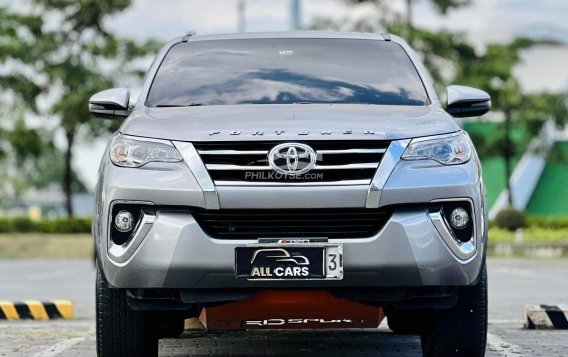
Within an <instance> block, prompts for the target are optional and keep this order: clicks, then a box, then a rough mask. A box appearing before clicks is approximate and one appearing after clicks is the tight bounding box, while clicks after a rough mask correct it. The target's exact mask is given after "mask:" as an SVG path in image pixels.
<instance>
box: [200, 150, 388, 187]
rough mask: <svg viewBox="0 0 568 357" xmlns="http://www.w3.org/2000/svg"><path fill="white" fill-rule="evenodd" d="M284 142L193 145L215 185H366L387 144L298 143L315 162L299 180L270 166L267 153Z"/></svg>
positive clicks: (375, 169) (377, 165)
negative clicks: (313, 153)
mask: <svg viewBox="0 0 568 357" xmlns="http://www.w3.org/2000/svg"><path fill="white" fill-rule="evenodd" d="M283 143H286V142H285V141H284V142H282V141H258V142H257V141H248V142H242V141H235V142H202V143H194V146H195V148H196V150H197V152H198V153H199V155H200V157H201V160H202V161H203V163H204V164H205V167H206V168H207V170H208V172H209V175H210V177H211V179H212V180H213V181H214V183H215V185H217V186H252V185H254V186H282V185H290V186H295V185H369V184H370V182H371V179H372V178H373V176H374V174H375V172H376V171H377V167H379V165H380V162H381V160H382V158H383V155H384V153H385V152H386V150H387V148H388V146H389V144H390V142H387V141H374V140H373V141H372V140H359V141H350V140H338V141H333V140H332V141H330V140H320V141H309V140H308V141H298V142H296V143H297V144H305V145H308V146H310V147H311V148H312V149H313V150H314V151H315V153H316V155H317V159H316V163H315V166H314V167H313V168H312V170H311V171H309V172H308V173H306V174H305V175H303V176H300V177H294V176H286V175H285V174H278V173H276V171H275V170H274V169H273V168H272V167H271V166H270V165H269V158H268V155H269V153H270V151H271V150H272V149H273V148H274V147H276V146H277V145H279V144H283Z"/></svg>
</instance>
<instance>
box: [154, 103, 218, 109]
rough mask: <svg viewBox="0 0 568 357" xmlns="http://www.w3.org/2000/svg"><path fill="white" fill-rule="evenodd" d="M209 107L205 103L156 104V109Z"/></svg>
mask: <svg viewBox="0 0 568 357" xmlns="http://www.w3.org/2000/svg"><path fill="white" fill-rule="evenodd" d="M204 105H209V104H205V103H189V104H158V105H156V108H180V107H201V106H204Z"/></svg>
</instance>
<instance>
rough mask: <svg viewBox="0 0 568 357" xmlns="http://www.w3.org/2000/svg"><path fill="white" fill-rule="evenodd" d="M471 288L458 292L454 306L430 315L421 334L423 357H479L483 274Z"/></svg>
mask: <svg viewBox="0 0 568 357" xmlns="http://www.w3.org/2000/svg"><path fill="white" fill-rule="evenodd" d="M482 269H483V270H482V272H481V278H480V280H479V282H478V283H477V284H476V285H474V286H468V287H463V288H461V289H460V296H459V299H458V302H457V304H456V306H455V307H454V308H452V309H446V310H439V311H432V312H431V317H430V319H431V321H430V323H429V324H428V328H427V329H425V330H424V331H423V333H422V336H421V339H422V353H423V355H424V356H425V357H434V356H436V357H437V356H464V357H482V356H484V355H485V348H486V345H487V270H486V267H485V265H484V266H483V268H482Z"/></svg>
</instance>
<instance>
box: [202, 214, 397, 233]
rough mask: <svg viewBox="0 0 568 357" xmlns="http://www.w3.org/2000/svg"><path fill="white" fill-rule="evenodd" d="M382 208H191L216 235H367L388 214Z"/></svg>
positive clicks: (373, 231)
mask: <svg viewBox="0 0 568 357" xmlns="http://www.w3.org/2000/svg"><path fill="white" fill-rule="evenodd" d="M391 213H392V212H391V211H390V210H386V209H363V208H361V209H359V208H353V209H293V210H292V209H286V210H281V209H264V210H219V211H211V210H201V209H200V210H194V211H193V212H192V214H193V217H194V218H195V220H196V221H197V223H198V224H199V226H200V227H201V229H203V231H204V232H205V233H207V235H209V236H210V237H212V238H217V239H259V238H368V237H372V236H373V235H375V234H377V233H378V232H379V231H380V230H381V229H382V228H383V226H384V225H385V224H386V222H387V221H388V220H389V218H390V216H391Z"/></svg>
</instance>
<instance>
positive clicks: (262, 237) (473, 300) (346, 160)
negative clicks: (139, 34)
mask: <svg viewBox="0 0 568 357" xmlns="http://www.w3.org/2000/svg"><path fill="white" fill-rule="evenodd" d="M490 105H491V101H490V98H489V96H488V95H487V93H485V92H483V91H480V90H477V89H473V88H469V87H464V86H450V87H448V88H447V104H445V105H442V104H441V103H440V101H439V99H438V97H437V95H436V93H435V91H434V86H433V83H432V80H431V78H430V77H429V75H428V73H427V72H426V70H425V68H424V66H423V65H422V64H421V62H420V60H419V59H418V57H417V55H416V54H415V53H414V51H413V50H412V49H411V48H410V47H409V46H408V45H407V44H406V42H404V40H402V39H400V38H398V37H396V36H391V35H376V34H353V33H318V32H313V33H312V32H298V33H256V34H232V35H213V36H196V35H192V34H188V35H186V36H184V37H182V38H179V39H176V40H174V41H172V42H170V43H168V44H167V45H166V46H165V47H164V48H163V49H162V50H161V51H160V53H159V54H158V55H157V57H156V60H155V61H154V62H153V64H152V66H151V68H150V70H149V72H148V74H147V76H146V80H145V83H144V87H143V88H142V91H141V93H140V96H139V98H138V101H137V103H136V104H135V105H134V106H133V108H131V107H130V106H129V91H128V90H127V89H124V88H115V89H110V90H106V91H103V92H100V93H97V94H95V95H93V96H92V98H91V99H90V102H89V109H90V111H91V112H92V113H93V114H94V115H95V116H98V117H102V118H118V119H122V118H126V120H125V121H124V123H123V125H122V126H121V128H120V130H119V131H118V132H117V133H116V134H115V135H114V136H113V138H112V140H111V141H110V143H109V145H108V148H107V150H106V153H105V155H104V158H103V160H102V163H101V166H100V171H99V181H98V186H97V193H96V208H95V219H94V224H93V233H94V239H95V245H96V255H97V261H98V263H97V267H98V277H97V346H98V354H99V356H152V355H154V356H155V355H157V351H158V339H159V338H163V337H177V336H179V335H180V333H181V332H182V330H183V328H184V320H186V319H190V318H199V321H200V322H201V323H202V324H203V325H205V326H206V327H207V328H208V329H230V328H238V329H270V328H279V329H282V328H330V327H333V328H353V327H354V328H361V327H377V325H378V324H379V322H380V320H381V319H382V318H383V317H384V316H385V315H386V317H387V318H388V320H387V321H388V324H389V326H390V328H391V329H392V330H393V331H394V332H396V333H420V334H421V341H422V349H423V353H424V355H425V356H447V355H456V354H457V355H461V356H482V355H483V354H484V352H485V344H486V331H487V282H486V270H485V250H486V242H487V212H486V206H485V188H484V185H483V181H482V177H481V166H480V163H479V160H478V158H477V155H476V152H475V149H474V147H473V145H472V143H471V140H470V139H469V137H468V135H467V134H466V133H465V132H463V131H462V130H461V129H460V127H459V126H458V125H457V124H456V122H455V121H454V119H453V118H452V117H469V116H479V115H482V114H484V113H486V112H487V111H488V110H489V109H490ZM190 321H193V322H194V323H195V322H196V321H197V320H195V319H193V320H190Z"/></svg>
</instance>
